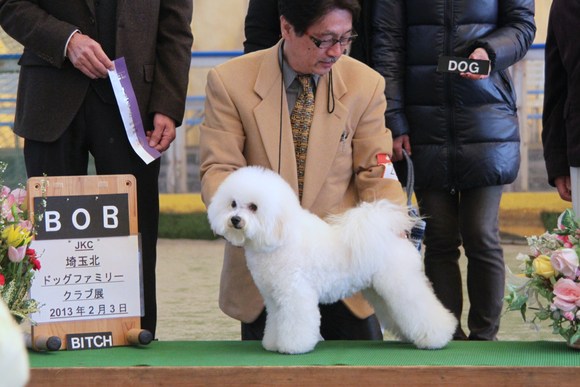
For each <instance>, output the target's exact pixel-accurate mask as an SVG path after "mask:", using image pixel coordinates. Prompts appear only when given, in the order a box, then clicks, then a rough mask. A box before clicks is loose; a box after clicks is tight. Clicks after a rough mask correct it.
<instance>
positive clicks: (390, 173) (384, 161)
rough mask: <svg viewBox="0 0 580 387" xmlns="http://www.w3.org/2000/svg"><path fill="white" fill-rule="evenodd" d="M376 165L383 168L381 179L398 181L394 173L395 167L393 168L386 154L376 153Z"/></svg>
mask: <svg viewBox="0 0 580 387" xmlns="http://www.w3.org/2000/svg"><path fill="white" fill-rule="evenodd" d="M377 165H382V166H383V167H385V170H384V172H383V179H392V180H397V181H398V180H399V178H398V177H397V173H396V172H395V167H394V166H393V162H392V161H391V158H390V157H389V155H388V154H386V153H378V154H377Z"/></svg>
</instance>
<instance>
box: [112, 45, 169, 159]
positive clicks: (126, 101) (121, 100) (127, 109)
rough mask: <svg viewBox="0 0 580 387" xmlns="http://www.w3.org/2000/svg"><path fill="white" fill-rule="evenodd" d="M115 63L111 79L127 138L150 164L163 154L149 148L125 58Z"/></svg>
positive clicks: (138, 153) (139, 154)
mask: <svg viewBox="0 0 580 387" xmlns="http://www.w3.org/2000/svg"><path fill="white" fill-rule="evenodd" d="M113 63H114V64H115V69H114V70H109V79H110V80H111V85H112V86H113V92H114V93H115V99H116V100H117V105H119V111H120V113H121V118H122V119H123V125H124V126H125V132H126V133H127V138H128V139H129V143H130V144H131V146H132V147H133V150H134V151H135V153H137V155H138V156H139V157H141V159H142V160H143V161H144V162H145V163H146V164H149V163H151V162H152V161H154V160H155V159H157V158H159V157H160V156H161V153H159V151H158V150H157V149H155V148H152V147H150V146H149V143H148V141H147V137H146V136H145V129H144V128H143V121H141V114H140V113H139V105H138V104H137V98H136V97H135V91H134V90H133V86H132V85H131V79H130V78H129V72H128V71H127V64H126V63H125V58H122V57H121V58H118V59H115V60H114V61H113Z"/></svg>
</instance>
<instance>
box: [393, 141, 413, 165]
mask: <svg viewBox="0 0 580 387" xmlns="http://www.w3.org/2000/svg"><path fill="white" fill-rule="evenodd" d="M403 149H404V150H405V151H407V154H408V155H409V156H410V155H411V142H410V141H409V136H408V135H407V134H402V135H400V136H399V137H395V138H394V139H393V156H392V157H391V160H392V161H399V160H403Z"/></svg>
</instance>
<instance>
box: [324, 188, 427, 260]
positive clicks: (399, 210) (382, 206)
mask: <svg viewBox="0 0 580 387" xmlns="http://www.w3.org/2000/svg"><path fill="white" fill-rule="evenodd" d="M327 221H328V222H329V223H330V224H331V225H333V227H336V228H337V232H338V233H339V235H340V240H341V241H343V242H344V243H345V244H347V245H349V246H348V248H349V249H350V251H351V253H352V257H353V258H354V259H356V260H358V259H359V258H360V257H361V256H364V255H368V254H378V255H379V256H384V255H385V254H387V253H388V252H389V250H390V249H392V248H394V244H397V245H400V244H401V243H402V244H403V245H407V244H409V246H412V244H411V242H409V241H408V240H407V239H406V237H405V235H406V232H407V231H409V230H410V229H411V228H412V227H413V224H414V222H413V219H412V218H411V217H410V216H409V214H408V212H407V208H406V207H404V206H400V205H397V204H395V203H392V202H391V201H389V200H387V199H381V200H377V201H374V202H368V203H367V202H363V203H361V204H360V205H359V206H357V207H355V208H352V209H350V210H348V211H346V212H344V213H343V214H340V215H336V216H332V217H330V218H329V219H327ZM405 250H406V249H405ZM415 251H416V249H415ZM414 255H415V254H414ZM416 255H417V257H419V254H416ZM418 259H420V257H419V258H418Z"/></svg>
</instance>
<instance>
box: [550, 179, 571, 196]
mask: <svg viewBox="0 0 580 387" xmlns="http://www.w3.org/2000/svg"><path fill="white" fill-rule="evenodd" d="M554 184H555V185H556V189H557V190H558V194H559V195H560V197H561V198H562V200H566V201H567V202H571V201H572V183H571V182H570V176H558V177H557V178H556V179H555V180H554Z"/></svg>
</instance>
